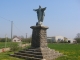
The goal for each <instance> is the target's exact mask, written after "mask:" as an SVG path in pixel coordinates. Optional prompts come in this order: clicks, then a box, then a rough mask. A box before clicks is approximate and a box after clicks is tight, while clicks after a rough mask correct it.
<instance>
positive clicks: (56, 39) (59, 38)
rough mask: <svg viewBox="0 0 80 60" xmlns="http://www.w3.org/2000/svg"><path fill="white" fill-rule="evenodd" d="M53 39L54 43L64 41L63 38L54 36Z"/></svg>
mask: <svg viewBox="0 0 80 60" xmlns="http://www.w3.org/2000/svg"><path fill="white" fill-rule="evenodd" d="M52 39H53V42H61V41H64V37H63V36H54V37H53V38H52Z"/></svg>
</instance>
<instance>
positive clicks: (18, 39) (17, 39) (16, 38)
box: [12, 37, 21, 42]
mask: <svg viewBox="0 0 80 60" xmlns="http://www.w3.org/2000/svg"><path fill="white" fill-rule="evenodd" d="M12 42H21V39H20V38H19V37H14V38H13V39H12Z"/></svg>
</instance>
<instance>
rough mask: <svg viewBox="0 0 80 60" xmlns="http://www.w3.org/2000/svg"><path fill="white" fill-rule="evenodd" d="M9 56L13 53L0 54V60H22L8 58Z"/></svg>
mask: <svg viewBox="0 0 80 60" xmlns="http://www.w3.org/2000/svg"><path fill="white" fill-rule="evenodd" d="M9 54H13V52H4V53H0V60H23V59H19V58H15V57H11V56H9Z"/></svg>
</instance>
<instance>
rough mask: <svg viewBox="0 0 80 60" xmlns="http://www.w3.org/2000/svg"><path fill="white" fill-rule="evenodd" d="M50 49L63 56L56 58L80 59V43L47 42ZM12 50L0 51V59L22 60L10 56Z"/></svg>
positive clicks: (59, 59)
mask: <svg viewBox="0 0 80 60" xmlns="http://www.w3.org/2000/svg"><path fill="white" fill-rule="evenodd" d="M48 46H49V47H50V48H51V49H55V50H57V51H60V52H61V53H63V54H64V55H65V56H62V57H59V58H57V59H56V60H80V44H64V43H62V44H61V43H59V44H58V43H53V44H48ZM11 53H13V52H6V53H0V60H22V59H19V58H14V57H10V56H9V55H8V54H11Z"/></svg>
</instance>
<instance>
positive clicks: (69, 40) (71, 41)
mask: <svg viewBox="0 0 80 60" xmlns="http://www.w3.org/2000/svg"><path fill="white" fill-rule="evenodd" d="M67 42H68V43H76V40H74V39H68V40H67Z"/></svg>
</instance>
